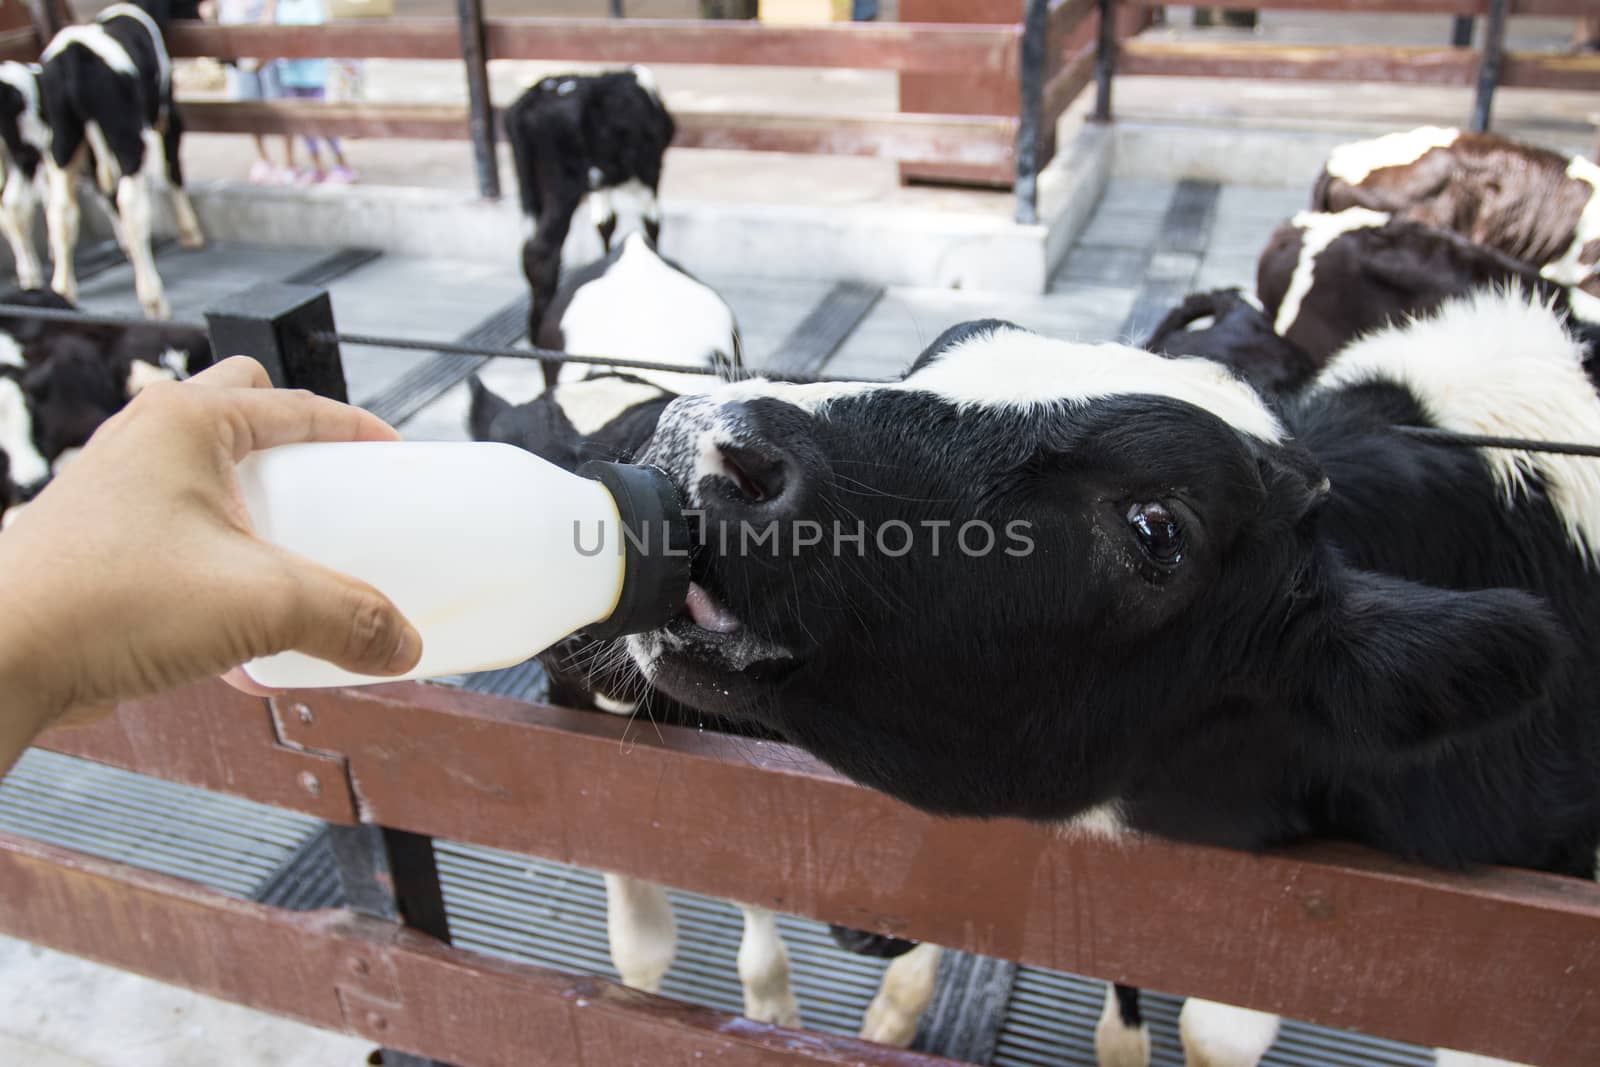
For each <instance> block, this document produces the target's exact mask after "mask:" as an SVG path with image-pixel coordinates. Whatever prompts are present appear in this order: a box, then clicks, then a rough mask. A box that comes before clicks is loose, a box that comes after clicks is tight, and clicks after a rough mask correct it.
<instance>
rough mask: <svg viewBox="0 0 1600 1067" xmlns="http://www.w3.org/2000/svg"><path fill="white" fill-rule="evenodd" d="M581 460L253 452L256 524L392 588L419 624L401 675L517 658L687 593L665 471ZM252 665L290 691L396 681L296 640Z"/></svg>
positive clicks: (492, 449) (651, 617) (673, 610)
mask: <svg viewBox="0 0 1600 1067" xmlns="http://www.w3.org/2000/svg"><path fill="white" fill-rule="evenodd" d="M580 471H581V472H580V474H571V473H569V472H567V471H564V470H562V469H561V468H560V467H557V466H555V465H554V464H552V463H549V462H546V461H545V460H542V459H540V458H539V457H538V456H535V455H534V454H533V453H531V452H527V451H524V450H523V449H520V448H515V447H513V446H511V445H504V444H492V443H478V442H474V443H465V442H358V443H326V444H299V445H284V446H282V447H279V448H272V449H267V450H266V451H263V452H257V453H254V454H253V455H251V456H249V457H247V458H246V459H245V460H244V461H243V462H242V463H240V464H239V468H238V473H239V484H240V487H241V489H242V490H243V493H244V502H245V506H246V508H247V509H248V510H249V512H250V521H251V523H252V525H253V526H254V529H255V532H256V535H257V536H259V537H261V538H262V539H263V540H266V541H270V542H272V543H273V544H277V545H281V546H283V547H284V548H286V549H288V550H289V551H291V552H295V553H298V554H299V555H302V556H306V557H309V558H311V559H313V560H316V561H317V562H318V563H321V564H323V565H324V566H327V567H331V568H333V569H334V570H337V571H342V572H344V573H345V574H349V575H351V576H353V577H356V578H359V579H361V580H362V581H365V582H367V583H369V584H370V585H372V586H373V587H375V588H376V589H378V590H379V591H380V592H382V593H384V594H385V595H386V596H388V597H389V599H391V600H392V601H394V603H395V605H396V606H397V607H399V609H400V610H401V611H402V612H404V613H405V615H406V617H407V618H408V619H410V620H411V622H412V624H413V625H414V626H416V628H417V630H418V632H419V633H421V635H422V660H421V662H419V663H418V664H417V666H416V668H415V669H414V670H412V671H411V672H410V673H409V674H406V675H404V676H402V677H405V678H427V677H433V676H437V675H441V674H456V673H461V672H466V671H483V670H492V669H494V668H497V667H507V666H510V665H511V664H514V663H520V662H521V661H523V660H525V659H527V658H528V657H530V656H532V655H534V654H535V653H537V652H540V651H542V650H543V649H546V648H548V647H550V646H551V645H553V644H555V643H556V642H557V641H559V640H561V639H562V638H563V637H566V636H567V635H569V634H571V633H573V632H575V631H577V630H580V629H581V630H584V631H585V632H587V633H589V634H591V635H593V636H596V637H615V636H619V635H621V634H625V633H637V632H640V631H644V630H650V629H654V628H655V627H657V626H660V625H662V624H664V623H666V622H667V621H668V620H670V619H671V618H672V617H673V616H674V615H676V614H677V613H678V612H679V611H680V610H682V608H683V605H684V599H685V597H686V596H687V594H688V586H689V550H688V544H689V533H688V527H687V525H686V524H685V522H684V518H683V512H682V509H681V506H680V505H679V502H678V494H677V490H676V489H675V488H674V486H673V485H672V483H671V482H670V481H669V480H668V479H667V477H666V476H665V475H664V474H662V473H661V472H660V471H657V470H655V469H653V468H649V467H635V466H629V465H626V464H619V463H589V464H585V465H584V467H583V468H581V469H580ZM245 671H246V673H248V674H249V675H250V677H251V678H253V679H255V681H256V682H257V683H259V684H261V685H264V686H269V687H272V688H279V689H293V688H310V687H318V686H335V685H362V684H367V683H371V682H380V681H395V680H397V679H394V678H378V677H373V676H368V675H361V674H354V673H352V672H349V671H345V670H341V669H340V668H338V667H335V666H334V665H333V664H331V663H327V662H325V661H323V660H319V659H314V658H312V657H310V656H306V655H303V654H301V653H298V652H285V653H282V654H280V655H276V656H267V657H265V658H262V659H257V660H253V661H251V662H250V663H248V664H246V665H245Z"/></svg>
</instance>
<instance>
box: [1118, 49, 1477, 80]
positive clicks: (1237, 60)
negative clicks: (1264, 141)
mask: <svg viewBox="0 0 1600 1067" xmlns="http://www.w3.org/2000/svg"><path fill="white" fill-rule="evenodd" d="M1477 70H1478V54H1477V53H1476V52H1473V51H1471V50H1469V49H1459V48H1448V47H1440V48H1419V47H1390V46H1377V45H1346V46H1339V47H1318V46H1299V45H1276V44H1248V43H1246V44H1240V43H1236V42H1231V41H1201V42H1189V41H1184V42H1178V41H1152V40H1140V39H1137V38H1136V39H1133V40H1129V41H1125V42H1123V44H1122V46H1121V49H1120V53H1119V55H1118V59H1117V73H1118V74H1119V75H1123V74H1133V75H1138V74H1146V75H1158V76H1165V77H1181V78H1290V79H1298V80H1303V81H1367V82H1396V83H1400V84H1411V85H1459V86H1465V85H1471V84H1472V83H1473V80H1474V78H1475V77H1476V75H1477Z"/></svg>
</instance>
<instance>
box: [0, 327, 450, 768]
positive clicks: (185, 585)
mask: <svg viewBox="0 0 1600 1067" xmlns="http://www.w3.org/2000/svg"><path fill="white" fill-rule="evenodd" d="M398 436H399V435H398V434H396V433H395V431H394V430H392V429H391V428H389V427H388V426H387V425H385V424H384V423H383V422H382V421H381V420H379V419H378V418H376V417H375V416H373V415H369V414H367V413H366V412H364V411H361V410H360V409H359V408H354V407H349V406H347V405H344V404H340V403H337V402H336V401H333V400H328V399H326V398H323V397H317V396H313V395H311V394H309V393H303V392H291V391H287V390H274V389H272V388H271V383H270V382H269V381H268V379H267V374H266V372H265V371H264V370H263V369H262V368H261V365H260V364H258V363H256V362H255V361H254V360H250V359H245V358H243V357H234V358H233V359H230V360H227V361H225V362H223V363H219V364H217V365H216V366H214V367H212V368H210V369H209V370H206V371H205V372H203V373H201V374H199V375H196V376H195V377H194V378H192V379H190V380H189V381H187V382H182V383H178V382H170V383H158V384H155V385H152V386H149V387H148V388H146V389H144V390H142V391H141V392H140V393H139V395H138V397H136V398H135V399H134V400H133V401H132V402H131V403H130V404H129V405H128V406H127V407H126V408H125V409H123V411H122V412H121V413H119V414H118V415H116V416H115V417H114V418H112V419H110V420H109V421H108V422H106V423H105V425H103V426H102V427H101V428H100V429H99V430H98V431H97V432H96V433H95V435H94V436H93V437H92V438H91V439H90V440H89V443H88V444H87V445H85V446H84V449H83V451H82V453H81V454H80V455H79V456H78V457H77V458H76V459H75V460H74V461H73V462H72V464H71V465H70V466H69V467H67V468H66V469H65V470H64V471H63V472H62V474H61V475H60V476H59V477H57V478H56V480H55V481H54V482H52V483H51V484H50V486H49V487H48V488H47V489H46V490H45V491H44V492H43V493H41V494H40V495H39V496H38V498H37V499H35V500H34V501H33V503H31V504H29V505H28V506H27V507H26V508H24V509H23V510H22V511H21V513H20V514H19V515H18V516H17V518H16V520H15V521H14V522H13V523H11V524H10V525H9V526H8V527H7V529H6V531H5V533H4V534H3V535H0V589H4V590H5V591H6V601H7V611H6V613H5V614H6V617H5V618H4V619H0V701H3V702H9V703H10V704H11V705H12V706H10V707H6V706H5V705H4V704H0V708H3V710H0V719H13V720H14V719H16V718H17V717H18V713H19V712H21V713H24V717H26V715H27V714H31V715H32V717H33V718H34V722H33V725H32V729H33V730H39V729H43V728H45V727H47V726H49V725H52V724H54V723H57V722H61V721H74V722H77V721H85V720H87V719H89V718H93V717H96V716H98V715H100V714H105V713H107V712H109V711H110V710H111V708H112V707H114V706H115V703H116V702H117V701H121V700H129V699H134V698H137V697H142V696H149V695H151V694H154V693H159V692H163V691H165V690H168V689H172V688H175V687H177V686H180V685H184V684H186V683H189V682H194V681H198V680H200V679H204V678H210V677H215V676H217V675H221V674H223V673H224V672H228V671H230V670H232V669H234V668H237V667H238V666H239V665H240V664H242V663H244V662H245V661H247V660H250V659H254V658H256V657H258V656H264V655H269V654H272V653H276V652H283V651H287V650H290V649H293V650H296V651H300V652H305V653H307V654H309V655H312V656H317V657H319V658H321V659H326V660H330V661H332V662H334V663H336V664H338V665H339V666H341V667H345V668H347V669H349V670H352V671H360V672H363V673H368V674H401V673H403V672H405V671H407V670H409V669H410V668H411V667H413V666H414V665H415V664H416V662H417V660H418V659H419V658H420V656H421V654H422V640H421V638H420V637H419V636H418V634H417V632H416V630H415V629H414V628H412V626H411V624H410V623H409V622H407V621H406V620H405V618H404V617H403V616H402V615H401V614H400V613H399V611H398V610H397V609H396V608H395V607H394V605H393V604H392V603H390V601H389V600H388V599H387V598H386V597H384V596H383V595H382V594H381V593H379V592H378V591H377V590H375V589H373V588H372V587H371V586H369V585H366V584H365V583H363V582H359V581H357V580H355V579H353V578H350V577H347V576H345V575H342V574H338V573H336V572H334V571H331V570H328V569H326V568H324V567H322V566H320V565H318V564H315V563H312V562H311V561H309V560H306V559H304V558H301V557H298V556H295V555H293V554H291V553H289V552H287V551H285V550H283V549H281V548H278V547H276V546H274V545H270V544H268V543H266V542H264V541H260V540H258V539H257V538H256V537H254V536H253V535H252V533H251V531H250V523H249V517H248V514H247V512H246V510H245V506H244V501H243V499H242V497H241V496H240V493H239V487H238V482H237V479H236V477H235V474H234V467H235V465H236V464H237V463H238V462H239V460H241V459H243V458H244V457H245V456H247V455H248V454H249V453H250V452H252V451H254V450H256V449H262V448H270V447H272V446H274V445H282V444H289V443H292V442H298V441H389V440H396V439H398ZM228 680H229V681H230V683H232V684H234V685H235V686H236V687H238V688H241V689H244V690H246V691H247V692H254V693H258V694H259V693H262V692H263V690H260V689H258V688H256V687H255V686H254V685H253V684H251V683H250V682H249V680H248V679H247V678H245V677H244V675H243V674H242V672H237V671H235V672H234V673H233V674H231V675H230V676H229V677H228ZM18 700H22V701H25V702H26V704H27V707H26V708H20V709H19V708H18V707H17V706H16V702H17V701H18ZM0 725H3V724H0ZM7 732H8V731H6V730H4V729H0V735H4V734H6V733H7ZM23 743H26V742H25V741H24V742H23ZM17 747H18V748H19V749H20V747H21V746H20V745H18V746H17ZM6 748H7V746H6V745H5V744H4V742H3V740H0V771H3V770H4V768H5V766H6V765H7V764H9V762H10V760H9V758H7V757H8V753H7V752H6V750H5V749H6ZM13 754H14V753H13Z"/></svg>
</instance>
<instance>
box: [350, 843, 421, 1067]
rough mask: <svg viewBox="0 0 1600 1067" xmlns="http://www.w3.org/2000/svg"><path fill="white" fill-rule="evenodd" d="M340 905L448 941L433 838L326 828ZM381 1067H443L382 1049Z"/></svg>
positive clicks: (403, 1053)
mask: <svg viewBox="0 0 1600 1067" xmlns="http://www.w3.org/2000/svg"><path fill="white" fill-rule="evenodd" d="M328 844H329V846H330V847H331V849H332V851H333V859H334V863H335V865H336V866H337V867H338V869H339V884H340V886H341V887H342V888H343V889H344V900H345V906H346V907H348V908H349V909H350V910H351V911H354V912H356V913H357V914H360V915H368V916H371V917H372V918H374V919H382V920H384V921H385V922H397V923H402V924H404V925H405V926H408V927H410V928H412V929H413V930H418V931H420V932H422V933H425V934H427V935H428V936H429V937H434V938H437V939H438V940H440V941H443V942H444V943H446V944H449V943H450V925H449V923H448V922H447V921H446V919H445V910H444V895H443V893H442V892H441V891H440V889H439V867H438V863H437V861H436V859H435V857H434V853H433V838H431V837H424V836H422V835H421V834H411V833H406V832H405V831H404V830H391V829H389V828H388V827H385V826H366V825H362V826H339V825H334V824H330V825H329V826H328ZM383 1067H446V1065H445V1064H442V1063H440V1062H439V1061H438V1060H433V1059H429V1058H428V1057H426V1056H415V1055H412V1054H411V1053H409V1052H400V1051H397V1050H395V1049H390V1048H386V1049H384V1050H383Z"/></svg>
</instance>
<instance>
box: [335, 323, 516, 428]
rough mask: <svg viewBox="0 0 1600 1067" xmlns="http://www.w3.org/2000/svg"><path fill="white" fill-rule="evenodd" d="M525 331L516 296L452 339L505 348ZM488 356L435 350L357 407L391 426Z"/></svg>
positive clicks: (461, 377)
mask: <svg viewBox="0 0 1600 1067" xmlns="http://www.w3.org/2000/svg"><path fill="white" fill-rule="evenodd" d="M527 330H528V297H527V295H526V294H524V295H522V296H519V297H517V299H515V300H513V301H511V303H509V304H507V305H505V306H504V307H502V308H500V309H499V310H498V311H495V312H493V313H492V314H490V315H489V316H488V318H485V319H484V320H483V321H482V322H480V323H478V325H476V326H474V327H473V328H472V329H470V330H468V331H467V332H466V333H464V334H462V335H461V336H460V337H458V338H456V343H457V344H463V345H484V346H486V347H490V348H507V347H510V346H511V345H514V344H516V343H517V341H519V340H520V339H521V338H522V336H523V334H525V333H526V332H527ZM489 359H490V357H488V356H458V355H453V354H451V353H448V352H436V353H434V355H433V357H432V358H431V359H427V360H424V361H423V362H422V363H420V364H418V365H417V366H415V367H413V368H411V369H410V370H409V371H407V372H406V373H404V374H402V375H401V376H400V377H399V378H397V379H395V380H394V382H393V383H391V384H390V385H389V386H388V387H387V388H386V389H384V390H383V391H382V392H381V393H378V394H377V395H376V396H373V397H370V398H368V399H367V400H364V401H362V402H361V406H362V407H364V408H366V409H367V410H368V411H370V412H372V413H373V414H374V415H376V416H378V417H379V418H380V419H382V420H383V421H384V422H387V423H388V424H389V425H391V426H399V425H401V424H402V423H404V422H405V421H406V420H407V419H409V418H411V416H413V415H415V414H416V413H417V412H419V411H421V410H422V409H423V408H425V407H427V406H428V405H429V404H431V403H433V402H434V401H435V400H437V399H438V398H439V397H441V396H443V395H444V394H445V393H447V392H449V391H450V389H451V388H452V387H453V386H456V385H458V384H460V383H461V382H464V381H466V380H467V376H468V375H469V374H471V373H472V372H473V371H475V370H478V369H479V368H480V367H482V366H483V365H484V364H485V363H488V362H489Z"/></svg>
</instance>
